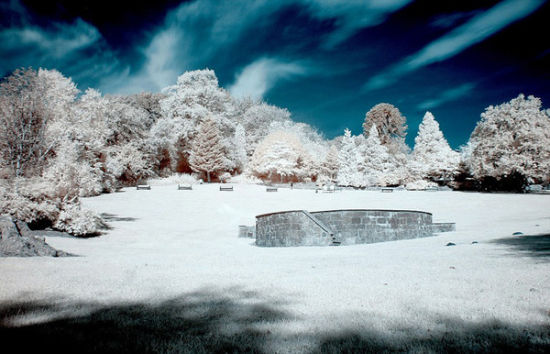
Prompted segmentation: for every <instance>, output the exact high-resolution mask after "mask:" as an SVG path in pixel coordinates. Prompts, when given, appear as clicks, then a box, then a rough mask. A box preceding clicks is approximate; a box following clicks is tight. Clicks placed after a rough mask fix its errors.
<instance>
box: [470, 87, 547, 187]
mask: <svg viewBox="0 0 550 354" xmlns="http://www.w3.org/2000/svg"><path fill="white" fill-rule="evenodd" d="M541 107H542V102H541V100H540V99H539V98H536V97H534V96H529V97H527V98H525V96H524V95H523V94H520V95H519V96H518V97H517V98H514V99H512V100H510V102H506V103H503V104H501V105H498V106H489V107H487V108H486V109H485V112H483V113H482V114H481V120H480V121H479V122H478V124H477V125H476V127H475V129H474V131H473V132H472V135H471V136H470V142H469V144H470V145H471V148H472V152H471V155H470V158H469V168H470V170H471V172H472V174H473V175H474V177H476V178H478V179H481V178H484V177H492V178H496V179H497V180H498V179H501V178H506V177H508V176H511V175H513V174H521V175H523V176H525V177H528V178H532V179H533V180H535V181H537V182H543V183H544V182H548V181H550V116H549V113H548V111H547V110H546V111H545V110H542V109H541Z"/></svg>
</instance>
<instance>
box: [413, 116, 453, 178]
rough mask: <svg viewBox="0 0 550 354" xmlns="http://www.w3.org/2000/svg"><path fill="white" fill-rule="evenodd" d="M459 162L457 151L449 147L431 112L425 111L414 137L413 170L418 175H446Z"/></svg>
mask: <svg viewBox="0 0 550 354" xmlns="http://www.w3.org/2000/svg"><path fill="white" fill-rule="evenodd" d="M459 163H460V155H459V153H458V152H456V151H453V150H452V149H451V147H450V146H449V143H448V142H447V140H446V139H445V137H444V136H443V133H442V132H441V130H440V129H439V123H437V121H436V120H435V118H434V116H433V114H432V113H430V112H426V114H425V115H424V118H423V119H422V123H420V126H419V127H418V135H417V136H416V138H415V139H414V150H413V160H412V162H411V165H412V169H413V171H414V172H415V174H416V175H418V177H427V176H433V177H441V176H448V175H450V174H451V173H453V171H456V169H457V168H458V164H459Z"/></svg>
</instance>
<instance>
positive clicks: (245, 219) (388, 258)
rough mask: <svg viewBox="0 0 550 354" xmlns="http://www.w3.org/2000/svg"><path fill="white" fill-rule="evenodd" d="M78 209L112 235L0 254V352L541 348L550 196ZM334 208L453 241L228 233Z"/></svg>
mask: <svg viewBox="0 0 550 354" xmlns="http://www.w3.org/2000/svg"><path fill="white" fill-rule="evenodd" d="M84 205H85V206H87V207H89V208H92V209H93V210H95V211H97V212H98V213H104V214H108V216H109V217H108V219H109V220H110V221H109V224H110V225H111V226H112V230H109V231H107V232H106V233H105V234H104V235H102V236H100V237H97V238H88V239H77V238H63V237H50V238H48V239H47V242H48V243H49V244H51V245H52V246H53V247H55V248H58V249H61V250H64V251H67V252H70V253H73V254H76V255H78V257H67V258H41V257H38V258H0V321H1V325H0V342H3V343H6V345H7V344H14V345H18V348H20V350H25V349H41V350H44V349H46V348H54V350H56V351H58V352H59V351H61V352H75V351H79V352H136V351H138V352H335V351H343V352H346V351H347V352H355V351H372V352H383V351H408V352H432V351H433V352H442V351H459V352H463V351H476V352H499V351H501V352H503V351H508V350H511V349H512V350H515V351H521V352H548V351H550V236H549V235H550V195H529V194H478V193H461V192H409V191H396V192H394V193H380V192H375V191H343V192H338V193H318V194H316V193H314V191H312V190H297V189H294V190H290V189H284V188H283V189H279V191H278V192H276V193H266V191H265V187H261V186H256V185H245V184H236V185H235V190H234V191H233V192H219V190H218V185H197V186H194V187H193V190H192V191H178V190H177V188H176V186H175V185H153V186H152V189H151V190H150V191H137V190H135V189H132V188H129V189H124V190H123V191H122V192H120V193H113V194H105V195H101V196H99V197H95V198H88V199H85V200H84ZM336 208H378V209H414V210H422V211H427V212H431V213H433V216H434V221H435V222H438V221H441V222H456V231H454V232H450V233H443V234H440V235H437V236H435V237H429V238H422V239H415V240H404V241H394V242H386V243H378V244H370V245H355V246H340V247H296V248H260V247H256V246H255V245H254V244H253V240H251V239H245V238H238V237H237V234H238V225H241V224H245V225H252V224H253V223H254V216H255V215H258V214H261V213H266V212H272V211H281V210H291V209H306V210H309V211H315V210H324V209H336ZM514 232H521V233H523V235H522V236H513V235H512V234H513V233H514ZM474 241H475V242H477V243H473V242H474ZM448 242H453V243H455V244H456V246H452V247H446V246H445V245H446V244H447V243H448ZM30 338H32V340H30Z"/></svg>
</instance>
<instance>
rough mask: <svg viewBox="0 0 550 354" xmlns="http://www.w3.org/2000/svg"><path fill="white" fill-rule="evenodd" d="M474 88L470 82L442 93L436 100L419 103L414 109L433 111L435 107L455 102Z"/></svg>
mask: <svg viewBox="0 0 550 354" xmlns="http://www.w3.org/2000/svg"><path fill="white" fill-rule="evenodd" d="M475 87H476V85H475V84H474V83H472V82H468V83H465V84H462V85H460V86H457V87H453V88H451V89H449V90H445V91H443V92H442V93H441V94H439V96H438V97H436V98H433V99H429V100H426V101H424V102H421V103H419V104H418V105H417V106H416V108H418V109H419V110H426V109H434V108H436V107H439V106H441V105H442V104H445V103H447V102H452V101H455V100H457V99H459V98H460V97H462V96H465V95H467V94H469V93H470V92H471V91H472V90H473V89H474V88H475Z"/></svg>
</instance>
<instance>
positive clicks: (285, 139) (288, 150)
mask: <svg viewBox="0 0 550 354" xmlns="http://www.w3.org/2000/svg"><path fill="white" fill-rule="evenodd" d="M250 170H251V171H252V173H253V174H254V175H255V176H257V177H259V178H266V179H269V180H281V181H292V180H297V181H301V180H304V179H305V178H308V177H311V176H312V172H311V171H312V169H311V157H310V156H309V154H308V152H307V151H306V150H305V149H304V147H303V145H302V143H301V142H300V140H299V138H298V137H297V136H296V135H295V134H293V133H289V132H285V131H276V132H273V133H271V134H269V135H268V136H267V137H266V138H265V139H264V140H262V142H261V143H260V144H259V145H258V147H257V148H256V151H255V152H254V155H252V159H251V161H250Z"/></svg>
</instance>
